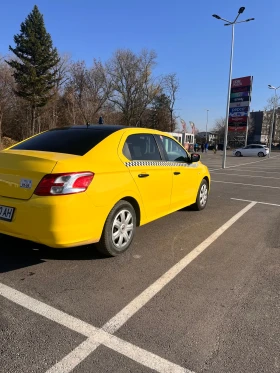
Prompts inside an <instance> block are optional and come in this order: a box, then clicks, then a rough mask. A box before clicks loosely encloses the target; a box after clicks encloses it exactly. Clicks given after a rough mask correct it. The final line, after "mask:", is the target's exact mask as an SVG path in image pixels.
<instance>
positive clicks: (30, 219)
mask: <svg viewBox="0 0 280 373" xmlns="http://www.w3.org/2000/svg"><path fill="white" fill-rule="evenodd" d="M0 205H4V206H9V207H14V208H15V213H14V216H13V220H12V221H11V222H7V221H2V220H0V233H2V234H5V235H9V236H13V237H18V238H22V239H25V240H29V241H34V242H37V243H40V244H43V245H46V246H50V247H54V248H65V247H73V246H79V245H84V244H89V243H93V242H98V241H99V240H100V237H101V234H102V230H103V224H104V222H105V220H106V218H107V215H108V213H109V209H107V208H106V207H104V206H102V207H97V206H93V205H92V200H90V198H88V196H87V194H86V193H80V194H77V195H68V196H67V195H66V196H53V197H37V196H33V197H32V198H31V199H30V200H28V201H24V200H16V199H12V198H4V197H0Z"/></svg>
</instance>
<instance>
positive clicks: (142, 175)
mask: <svg viewBox="0 0 280 373" xmlns="http://www.w3.org/2000/svg"><path fill="white" fill-rule="evenodd" d="M148 176H150V175H149V174H139V175H138V177H140V178H143V177H148Z"/></svg>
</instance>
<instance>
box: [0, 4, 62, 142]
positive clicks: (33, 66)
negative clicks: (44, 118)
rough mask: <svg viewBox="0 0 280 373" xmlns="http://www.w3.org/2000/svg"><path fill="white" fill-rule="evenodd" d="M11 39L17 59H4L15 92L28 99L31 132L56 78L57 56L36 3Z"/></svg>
mask: <svg viewBox="0 0 280 373" xmlns="http://www.w3.org/2000/svg"><path fill="white" fill-rule="evenodd" d="M14 42H15V45H16V46H15V48H12V47H11V46H9V49H10V50H11V51H12V52H13V53H14V54H15V55H16V57H17V59H14V60H10V61H6V62H7V63H8V64H9V65H10V66H11V67H12V68H13V69H14V74H13V75H14V78H15V81H16V83H17V89H16V91H15V93H16V94H17V95H18V96H19V97H22V98H23V99H25V100H27V101H28V102H29V103H30V107H31V134H32V135H34V133H35V121H36V112H37V109H38V108H39V107H43V106H45V105H46V104H47V103H48V101H49V100H50V99H51V97H52V95H53V88H54V86H55V84H56V83H57V82H58V80H59V78H58V74H57V64H58V62H59V56H58V53H57V50H56V48H54V47H53V45H52V39H51V36H50V34H49V33H47V31H46V28H45V24H44V19H43V15H42V14H41V13H40V12H39V9H38V7H37V6H36V5H35V6H34V8H33V10H32V12H31V13H30V14H29V15H28V16H27V18H26V20H25V21H24V22H23V23H22V24H21V28H20V34H18V35H15V36H14Z"/></svg>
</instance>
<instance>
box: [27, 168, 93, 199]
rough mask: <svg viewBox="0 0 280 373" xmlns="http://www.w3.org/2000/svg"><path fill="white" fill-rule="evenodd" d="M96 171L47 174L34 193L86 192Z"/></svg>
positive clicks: (53, 194) (38, 194) (45, 194)
mask: <svg viewBox="0 0 280 373" xmlns="http://www.w3.org/2000/svg"><path fill="white" fill-rule="evenodd" d="M93 177H94V173H92V172H77V173H74V172H72V173H64V174H49V175H45V176H44V177H43V179H42V180H41V181H40V183H39V184H38V185H37V188H36V189H35V191H34V194H36V195H37V196H58V195H65V194H73V193H81V192H85V191H86V190H87V188H88V187H89V185H90V183H91V181H92V179H93Z"/></svg>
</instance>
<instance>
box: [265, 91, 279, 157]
mask: <svg viewBox="0 0 280 373" xmlns="http://www.w3.org/2000/svg"><path fill="white" fill-rule="evenodd" d="M268 88H269V89H274V103H273V117H272V122H271V125H270V131H269V132H270V133H269V154H268V158H270V157H271V145H272V139H273V125H274V123H275V113H276V100H277V93H276V92H277V89H279V88H280V86H279V87H274V86H273V85H270V84H269V85H268Z"/></svg>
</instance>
